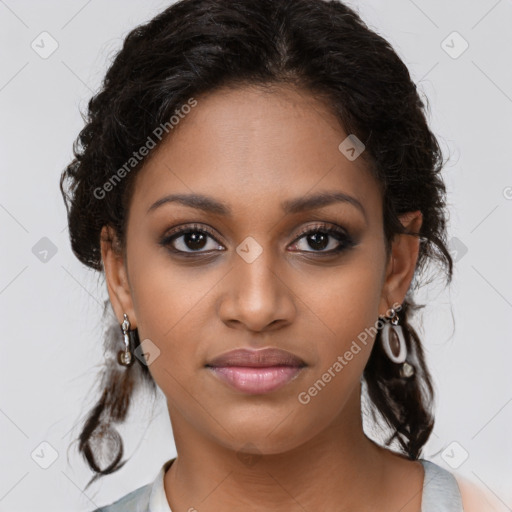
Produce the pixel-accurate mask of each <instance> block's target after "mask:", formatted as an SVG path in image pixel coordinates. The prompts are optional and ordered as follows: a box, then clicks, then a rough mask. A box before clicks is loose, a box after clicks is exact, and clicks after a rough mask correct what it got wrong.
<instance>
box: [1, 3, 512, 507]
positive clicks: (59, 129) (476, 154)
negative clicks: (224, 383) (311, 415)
mask: <svg viewBox="0 0 512 512" xmlns="http://www.w3.org/2000/svg"><path fill="white" fill-rule="evenodd" d="M349 4H350V5H352V6H354V7H356V9H357V10H358V11H359V12H360V14H361V15H362V17H363V19H364V20H365V21H366V22H367V23H368V24H369V26H370V27H371V28H373V29H374V30H376V31H377V32H378V33H380V34H381V35H383V36H384V37H385V38H387V39H388V40H389V41H390V42H391V44H392V45H393V46H394V47H395V49H396V50H397V52H398V53H399V55H400V56H401V57H402V58H403V60H404V61H405V63H406V64H407V65H408V67H409V69H410V72H411V75H412V76H413V79H414V80H415V82H416V83H417V84H418V87H419V89H420V91H421V92H422V94H423V95H425V96H426V97H428V102H429V105H430V111H431V114H430V117H429V119H430V122H431V126H432V128H433V130H434V132H435V133H436V135H437V136H438V137H439V140H440V143H441V146H442V148H443V151H444V152H445V154H446V156H449V161H448V163H447V165H446V167H445V169H444V177H445V180H446V184H447V187H448V201H449V204H450V224H449V237H450V246H451V247H452V249H453V255H454V257H455V259H456V268H455V275H454V282H453V284H452V286H451V287H450V288H447V289H445V288H443V281H442V278H440V279H438V280H437V281H436V282H435V283H434V284H433V285H432V286H430V287H429V288H428V289H424V290H423V291H422V294H421V295H420V296H419V297H418V300H419V301H420V302H421V301H423V302H425V301H426V302H427V304H428V306H427V307H426V308H425V310H424V313H423V314H422V318H423V327H421V328H420V334H421V335H422V337H423V340H424V345H425V350H426V352H427V358H428V362H429V365H430V368H431V371H432V374H433V377H434V380H435V384H436V390H437V419H436V427H435V431H434V434H433V435H432V438H431V440H430V441H429V443H428V445H427V447H426V451H425V455H424V457H425V458H428V459H430V460H432V461H434V462H436V463H437V464H439V465H441V466H443V467H445V468H447V469H449V470H451V471H453V472H455V473H457V474H460V475H462V476H466V477H468V478H470V479H471V480H473V481H474V482H476V483H478V484H479V485H480V486H482V487H484V488H486V489H488V490H489V492H491V493H492V495H493V499H494V500H495V504H496V505H500V506H502V507H503V506H506V507H507V508H506V509H504V510H512V441H511V436H510V426H511V424H512V377H511V372H510V364H511V361H512V336H511V334H510V332H511V322H510V319H511V317H512V264H511V262H512V257H511V256H512V241H511V240H512V239H511V233H512V164H511V162H512V142H511V137H512V122H511V114H512V66H510V63H511V55H512V51H511V50H512V33H511V32H512V31H511V30H510V27H511V26H512V4H511V2H510V1H506V0H501V1H496V0H485V1H478V2H477V1H472V2H467V1H463V0H458V1H451V2H446V1H441V0H435V1H429V2H427V1H426V0H415V1H412V0H392V1H387V2H384V1H378V0H365V1H364V2H354V1H351V2H349ZM167 5H169V2H167V1H162V0H151V1H142V0H129V1H128V0H111V1H102V2H100V1H99V0H89V1H83V0H80V1H78V0H76V1H75V0H73V1H70V0H67V1H63V0H60V1H46V2H36V1H23V0H20V1H14V0H5V1H4V0H0V38H1V68H0V112H1V118H0V119H1V123H0V130H1V137H0V165H1V180H2V181H1V185H0V223H1V236H2V242H1V247H2V249H1V255H2V260H1V265H0V312H1V317H2V331H3V335H2V355H1V357H0V389H1V397H0V432H1V436H0V453H1V478H0V510H1V511H9V512H15V511H43V510H51V511H53V512H56V511H69V510H73V511H86V510H92V509H93V508H95V507H96V506H99V505H103V504H106V503H109V502H111V501H113V500H114V499H116V498H118V497H120V496H121V495H124V494H126V493H127V492H129V491H131V490H134V489H135V488H137V487H139V486H141V485H143V484H145V483H148V482H149V481H151V480H152V479H153V478H154V477H155V475H156V473H157V472H158V471H159V469H160V466H161V464H162V463H163V462H164V461H165V460H167V459H169V458H171V457H173V456H174V455H175V447H174V443H173V440H172V431H171V428H170V424H169V419H168V416H167V410H166V408H165V402H164V401H163V400H160V402H157V404H156V405H155V408H154V410H153V408H152V404H151V403H150V402H148V401H147V399H145V398H144V396H141V397H140V399H139V401H138V403H137V404H134V405H135V406H134V407H133V408H132V411H131V414H130V417H129V422H127V424H126V425H125V426H124V427H122V429H121V433H122V434H123V435H124V441H125V457H130V456H132V458H131V460H130V461H129V462H128V463H127V464H126V465H125V467H124V468H123V469H121V470H120V471H119V472H117V473H115V474H113V475H111V476H108V477H105V478H103V479H101V480H100V482H99V483H98V484H96V485H95V486H93V487H92V488H90V489H88V491H87V492H86V493H84V492H82V489H83V488H84V486H85V484H86V482H87V481H88V480H89V478H90V476H91V473H90V472H89V471H88V469H87V467H86V466H85V463H84V462H83V461H82V460H81V459H80V458H79V457H78V455H77V453H76V450H75V449H74V447H72V448H69V446H70V443H71V442H72V440H73V439H74V438H75V437H76V436H77V435H78V432H79V427H80V426H81V423H80V420H81V418H82V415H83V414H85V412H87V411H88V410H89V408H90V406H91V405H92V404H93V402H94V401H95V400H96V399H97V395H96V394H95V393H94V391H95V388H94V387H93V386H94V385H95V383H96V380H97V379H96V376H97V371H98V370H99V365H100V364H101V361H102V357H103V338H102V336H103V326H102V325H101V322H100V320H101V312H102V301H103V299H104V298H106V296H107V295H106V290H105V289H104V288H103V287H102V286H101V285H98V278H97V274H96V273H95V272H93V271H90V270H88V269H86V268H85V267H83V266H82V265H81V264H80V263H79V262H78V260H77V259H76V258H75V257H74V255H73V254H72V252H71V249H70V245H69V240H68V232H67V226H66V217H65V208H64V204H63V201H62V198H61V195H60V191H59V187H58V182H59V177H60V173H61V171H62V170H63V168H64V167H65V165H66V164H67V163H69V161H70V159H71V158H72V153H71V149H72V143H73V141H74V139H75V138H76V136H77V135H78V132H79V130H80V129H81V128H82V127H83V122H82V119H81V117H80V112H79V109H80V108H81V109H82V110H85V106H86V104H87V101H88V100H89V98H90V97H91V95H92V94H93V93H94V92H95V91H96V90H97V88H98V86H99V84H100V81H101V80H102V78H103V76H104V73H105V71H106V69H107V65H108V63H109V62H110V60H111V58H112V57H113V55H114V54H115V52H116V51H117V50H118V49H119V48H120V46H121V44H122V41H123V38H124V37H125V36H126V34H127V33H128V31H129V30H131V29H132V28H134V27H135V26H136V25H138V24H140V23H141V22H144V21H146V20H149V19H150V18H151V17H153V16H154V15H155V14H157V13H158V12H159V11H161V10H162V9H163V8H164V7H166V6H167ZM454 31H455V32H457V34H453V32H454ZM42 32H48V33H49V34H50V37H51V39H50V38H49V36H47V35H43V36H41V35H40V34H41V33H42ZM42 37H44V38H46V39H45V42H46V43H45V49H46V51H49V50H50V49H51V44H52V42H51V41H52V39H53V40H55V41H56V43H53V44H58V47H57V49H56V50H55V51H54V52H53V53H52V54H51V55H49V56H45V57H46V58H43V57H42V56H41V55H40V53H37V52H36V51H35V50H34V49H33V48H32V46H31V45H32V43H33V41H35V43H37V42H38V41H40V40H41V38H42ZM443 41H444V42H443ZM35 43H34V44H35ZM466 44H467V45H468V47H467V49H466V50H465V51H464V52H462V50H463V49H464V47H465V46H466ZM39 46H40V47H41V46H42V45H41V43H39ZM39 51H40V52H41V51H42V49H40V50H39ZM461 52H462V53H461ZM45 250H47V251H48V252H47V253H44V251H45ZM120 344H121V337H120ZM91 393H92V394H91ZM162 397H163V395H161V398H162ZM152 417H154V420H153V421H152V422H151V424H150V423H149V420H150V418H152ZM53 455H55V457H54V458H55V460H54V461H53V462H52V456H53ZM466 457H467V458H466ZM50 462H52V463H51V464H50ZM47 464H49V466H48V467H47V469H44V468H43V467H41V466H42V465H43V466H44V465H47ZM454 466H457V467H456V468H455V467H454Z"/></svg>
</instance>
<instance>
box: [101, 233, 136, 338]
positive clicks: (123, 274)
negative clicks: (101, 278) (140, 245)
mask: <svg viewBox="0 0 512 512" xmlns="http://www.w3.org/2000/svg"><path fill="white" fill-rule="evenodd" d="M100 244H101V258H102V260H103V268H104V270H105V280H106V283H107V289H108V294H109V297H110V302H111V304H112V308H113V309H114V312H115V315H116V317H117V321H118V322H119V324H121V323H122V322H123V320H124V313H126V314H127V315H128V320H129V321H130V330H131V329H135V328H136V327H137V320H136V318H135V311H134V309H133V301H132V296H131V291H130V284H129V281H128V274H127V270H126V264H125V263H126V262H125V261H124V257H123V255H122V253H121V250H120V249H119V242H118V238H117V236H116V233H115V230H114V229H113V228H112V227H110V226H103V228H102V229H101V235H100Z"/></svg>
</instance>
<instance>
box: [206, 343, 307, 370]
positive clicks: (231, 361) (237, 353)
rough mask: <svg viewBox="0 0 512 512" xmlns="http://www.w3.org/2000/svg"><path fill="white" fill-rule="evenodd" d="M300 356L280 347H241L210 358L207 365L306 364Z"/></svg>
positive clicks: (264, 365) (257, 365)
mask: <svg viewBox="0 0 512 512" xmlns="http://www.w3.org/2000/svg"><path fill="white" fill-rule="evenodd" d="M305 365H306V364H305V362H304V361H303V360H302V359H301V358H300V357H298V356H296V355H294V354H292V353H291V352H287V351H286V350H282V349H279V348H263V349H258V350H254V349H247V348H241V349H236V350H230V351H229V352H224V353H223V354H221V355H220V356H217V357H215V358H213V359H212V360H210V361H209V362H208V363H207V364H206V366H249V367H255V368H258V367H262V368H266V367H270V366H305Z"/></svg>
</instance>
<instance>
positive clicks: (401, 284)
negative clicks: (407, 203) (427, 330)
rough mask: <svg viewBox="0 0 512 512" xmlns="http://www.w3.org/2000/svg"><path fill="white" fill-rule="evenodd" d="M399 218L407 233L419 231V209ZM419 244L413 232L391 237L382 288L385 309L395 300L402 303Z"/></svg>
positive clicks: (409, 281) (420, 219) (413, 268)
mask: <svg viewBox="0 0 512 512" xmlns="http://www.w3.org/2000/svg"><path fill="white" fill-rule="evenodd" d="M399 219H400V222H401V223H402V225H403V226H404V228H405V229H406V231H407V232H408V233H419V231H420V229H421V225H422V222H423V215H422V213H421V211H420V210H417V211H413V212H407V213H405V214H403V215H400V216H399ZM419 244H420V240H419V236H418V235H414V234H405V233H404V234H397V235H395V237H394V238H393V241H392V246H391V254H390V257H389V262H388V268H387V270H386V279H385V283H384V287H383V290H382V298H383V301H384V303H383V304H382V308H384V309H387V308H388V307H389V305H390V304H392V303H396V302H398V303H400V304H402V303H403V301H404V299H405V295H406V293H407V290H408V289H409V286H410V284H411V281H412V278H413V275H414V271H415V269H416V262H417V261H418V254H419ZM389 299H391V302H390V300H389Z"/></svg>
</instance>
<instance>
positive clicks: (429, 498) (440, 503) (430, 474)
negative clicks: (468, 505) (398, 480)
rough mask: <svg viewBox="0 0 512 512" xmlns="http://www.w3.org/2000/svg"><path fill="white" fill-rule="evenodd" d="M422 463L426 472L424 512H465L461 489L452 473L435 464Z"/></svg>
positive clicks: (426, 461) (424, 480) (424, 461)
mask: <svg viewBox="0 0 512 512" xmlns="http://www.w3.org/2000/svg"><path fill="white" fill-rule="evenodd" d="M420 462H421V464H422V465H423V469H424V470H425V475H424V479H423V495H422V508H421V509H422V511H425V512H431V511H432V512H433V511H447V512H448V511H450V512H452V511H453V512H463V510H464V509H463V508H462V507H463V503H462V496H461V492H460V488H459V485H458V482H457V480H456V479H455V477H454V476H453V475H452V473H450V472H449V471H447V470H446V469H444V468H442V467H441V466H438V465H437V464H435V463H434V462H430V461H428V460H425V459H420ZM464 512H468V511H464Z"/></svg>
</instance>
